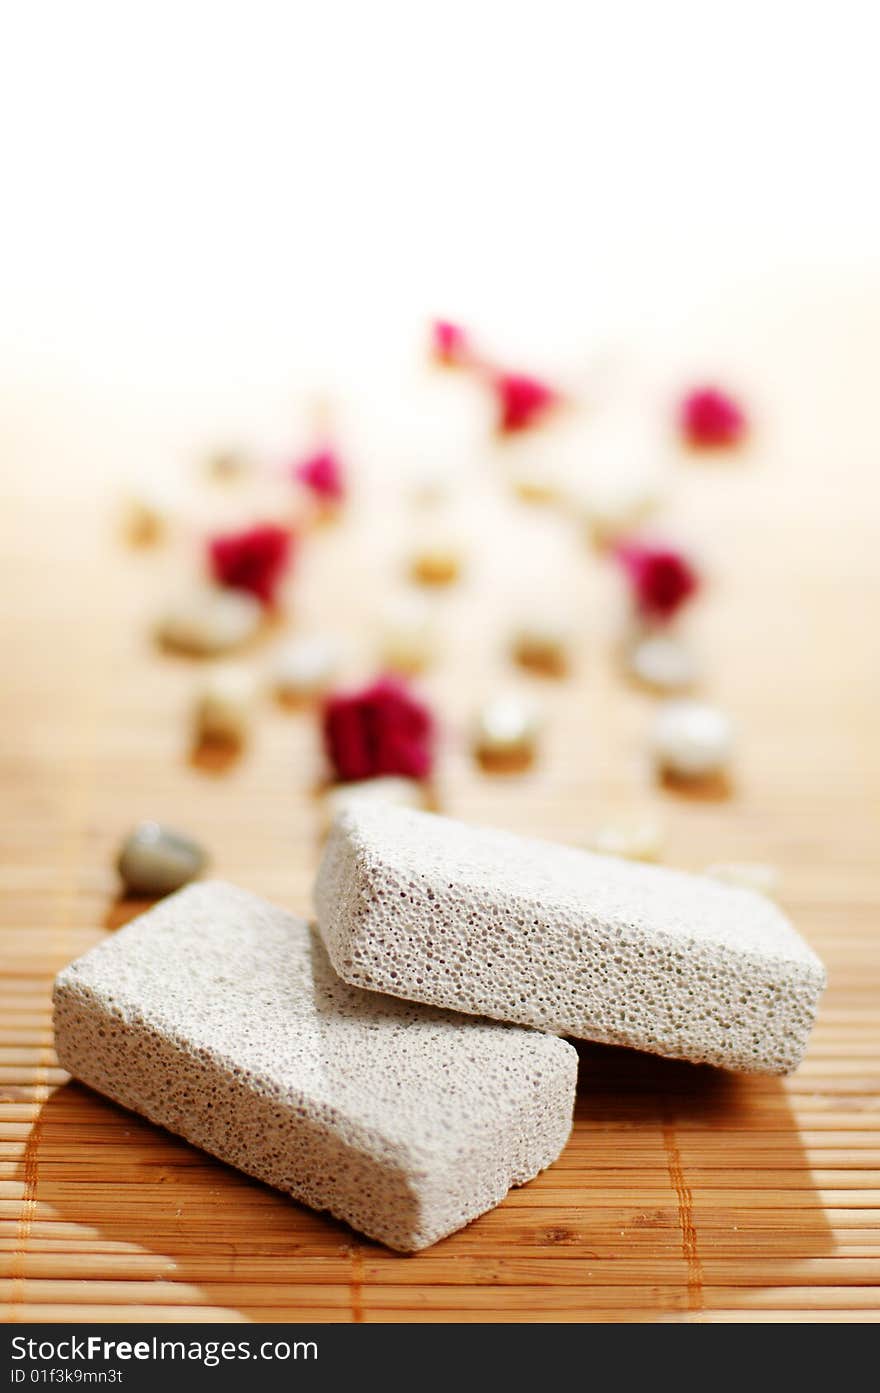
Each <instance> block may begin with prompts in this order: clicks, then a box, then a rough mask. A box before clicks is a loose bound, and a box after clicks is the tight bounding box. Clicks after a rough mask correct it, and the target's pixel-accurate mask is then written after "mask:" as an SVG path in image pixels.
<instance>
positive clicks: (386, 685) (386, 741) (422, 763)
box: [323, 677, 434, 782]
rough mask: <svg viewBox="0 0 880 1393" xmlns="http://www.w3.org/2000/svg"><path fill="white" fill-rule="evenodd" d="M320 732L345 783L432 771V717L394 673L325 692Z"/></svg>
mask: <svg viewBox="0 0 880 1393" xmlns="http://www.w3.org/2000/svg"><path fill="white" fill-rule="evenodd" d="M323 736H324V748H325V750H326V752H327V757H328V759H329V760H330V764H331V766H332V769H333V773H334V775H335V777H336V778H337V779H339V780H341V781H343V782H347V781H349V780H353V779H374V778H379V777H380V776H381V775H383V774H397V775H399V776H401V777H403V778H407V779H425V778H427V777H428V775H429V774H430V772H431V766H432V763H433V739H434V721H433V718H432V716H431V713H430V711H429V710H428V708H427V707H426V706H425V705H424V704H423V703H422V702H420V701H417V700H416V699H415V698H414V697H413V696H412V695H411V693H410V692H408V691H407V689H406V687H405V686H404V684H403V683H402V682H400V681H398V680H397V679H396V678H393V677H382V678H380V679H379V680H378V681H376V682H373V683H371V684H370V686H368V687H364V688H362V689H361V690H360V691H357V692H345V693H337V694H336V695H334V696H331V697H329V698H328V699H327V701H326V702H325V703H324V711H323Z"/></svg>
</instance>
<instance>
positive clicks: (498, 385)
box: [492, 372, 559, 434]
mask: <svg viewBox="0 0 880 1393" xmlns="http://www.w3.org/2000/svg"><path fill="white" fill-rule="evenodd" d="M492 385H493V386H494V388H495V394H496V396H497V398H498V429H499V430H500V431H503V432H504V433H505V434H509V433H512V432H514V431H520V430H528V429H529V427H530V426H534V425H536V424H537V423H538V421H540V420H541V418H542V417H543V416H545V415H546V414H547V412H548V411H549V410H550V409H551V408H552V407H554V406H556V405H557V403H558V402H559V394H558V393H557V392H555V391H554V390H553V388H552V387H548V385H547V384H546V382H541V381H539V379H538V378H536V377H529V376H527V375H526V374H525V373H519V372H499V373H496V375H495V377H494V379H493V383H492Z"/></svg>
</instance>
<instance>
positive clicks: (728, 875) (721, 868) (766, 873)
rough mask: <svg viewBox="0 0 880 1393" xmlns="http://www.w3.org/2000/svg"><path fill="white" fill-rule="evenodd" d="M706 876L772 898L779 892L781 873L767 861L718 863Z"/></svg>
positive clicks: (710, 868) (707, 869)
mask: <svg viewBox="0 0 880 1393" xmlns="http://www.w3.org/2000/svg"><path fill="white" fill-rule="evenodd" d="M705 874H706V875H710V876H712V877H713V878H714V879H715V880H723V881H724V883H725V884H726V885H738V886H740V887H741V888H742V889H744V890H756V891H757V892H758V894H759V895H767V896H769V897H771V898H772V896H774V895H775V894H776V893H777V891H778V890H779V872H778V870H777V869H776V867H775V866H771V865H769V864H768V863H767V862H766V861H717V862H716V863H715V865H714V866H708V867H707V868H706V872H705Z"/></svg>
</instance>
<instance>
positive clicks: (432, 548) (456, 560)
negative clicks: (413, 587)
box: [409, 535, 464, 585]
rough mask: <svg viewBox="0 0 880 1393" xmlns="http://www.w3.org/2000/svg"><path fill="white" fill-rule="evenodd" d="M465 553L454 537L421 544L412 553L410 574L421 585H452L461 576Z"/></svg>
mask: <svg viewBox="0 0 880 1393" xmlns="http://www.w3.org/2000/svg"><path fill="white" fill-rule="evenodd" d="M463 565H464V557H463V551H462V547H461V544H460V542H459V541H458V539H457V538H456V537H454V536H452V535H450V536H438V537H433V538H429V539H426V540H425V541H423V542H421V543H420V544H419V545H418V546H417V547H415V549H414V550H413V552H412V555H411V556H410V562H409V572H410V575H411V577H412V579H413V580H415V581H418V582H419V584H420V585H452V583H453V582H454V581H456V580H458V578H459V576H460V575H461V572H462V568H463Z"/></svg>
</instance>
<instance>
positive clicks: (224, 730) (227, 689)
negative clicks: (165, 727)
mask: <svg viewBox="0 0 880 1393" xmlns="http://www.w3.org/2000/svg"><path fill="white" fill-rule="evenodd" d="M256 695H257V682H256V679H255V677H254V674H253V673H252V672H251V671H250V669H248V668H245V667H240V666H233V665H232V664H231V663H230V664H224V665H223V666H221V667H216V668H212V669H211V671H210V672H208V673H206V675H205V678H204V681H203V683H202V685H201V687H200V689H199V692H198V697H197V701H196V733H197V735H198V737H199V739H201V740H222V741H225V742H228V743H229V744H236V745H240V744H243V743H244V741H245V739H246V738H247V734H248V731H249V729H250V725H251V720H252V716H253V708H254V703H255V700H256Z"/></svg>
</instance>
